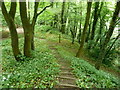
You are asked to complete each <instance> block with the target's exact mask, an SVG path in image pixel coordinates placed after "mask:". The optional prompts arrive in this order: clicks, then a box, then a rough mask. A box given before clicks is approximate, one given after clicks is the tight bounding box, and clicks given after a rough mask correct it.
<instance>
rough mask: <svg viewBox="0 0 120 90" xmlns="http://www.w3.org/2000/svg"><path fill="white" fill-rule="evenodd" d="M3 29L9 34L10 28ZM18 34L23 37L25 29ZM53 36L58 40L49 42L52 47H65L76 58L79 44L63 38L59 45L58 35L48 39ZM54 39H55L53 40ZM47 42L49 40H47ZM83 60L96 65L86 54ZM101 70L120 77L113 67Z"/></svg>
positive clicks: (19, 30)
mask: <svg viewBox="0 0 120 90" xmlns="http://www.w3.org/2000/svg"><path fill="white" fill-rule="evenodd" d="M3 29H5V30H6V31H7V32H9V30H8V28H6V27H3ZM17 32H18V33H19V37H21V36H23V33H24V31H23V28H22V27H19V28H17ZM51 36H52V37H55V38H56V39H57V41H54V40H49V42H50V41H52V43H51V42H50V43H51V46H50V47H54V46H55V45H54V44H57V46H61V47H65V48H66V49H67V50H68V51H69V52H71V53H72V55H73V56H75V54H76V52H77V50H78V47H79V44H78V43H76V42H75V43H74V44H72V43H71V42H70V40H67V39H66V38H65V37H63V38H61V39H62V40H61V43H58V40H59V39H58V38H59V36H58V35H55V34H49V35H47V38H51ZM42 37H44V36H43V35H42ZM7 38H10V37H7ZM7 38H2V39H0V40H5V39H7ZM41 39H42V38H41ZM43 39H46V37H44V38H43ZM52 39H53V38H52ZM46 40H47V39H46ZM48 45H50V44H48ZM52 45H53V46H52ZM56 53H57V52H56ZM84 53H86V52H84ZM81 58H82V59H84V60H86V61H87V62H89V63H90V64H92V65H93V66H94V65H95V63H96V62H95V61H94V60H92V59H90V58H89V57H87V56H86V54H83V55H82V56H81ZM101 70H104V71H106V72H108V73H111V74H113V75H115V76H117V77H120V76H119V75H120V72H117V71H115V70H114V69H113V68H111V67H106V66H104V65H102V66H101Z"/></svg>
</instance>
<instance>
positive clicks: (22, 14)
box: [19, 2, 30, 29]
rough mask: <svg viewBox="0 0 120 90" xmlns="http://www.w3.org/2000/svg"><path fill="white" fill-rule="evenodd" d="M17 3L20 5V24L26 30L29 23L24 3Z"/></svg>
mask: <svg viewBox="0 0 120 90" xmlns="http://www.w3.org/2000/svg"><path fill="white" fill-rule="evenodd" d="M19 3H20V17H21V21H22V24H23V28H24V29H26V28H27V27H29V26H28V25H30V22H29V20H28V17H27V8H26V2H19Z"/></svg>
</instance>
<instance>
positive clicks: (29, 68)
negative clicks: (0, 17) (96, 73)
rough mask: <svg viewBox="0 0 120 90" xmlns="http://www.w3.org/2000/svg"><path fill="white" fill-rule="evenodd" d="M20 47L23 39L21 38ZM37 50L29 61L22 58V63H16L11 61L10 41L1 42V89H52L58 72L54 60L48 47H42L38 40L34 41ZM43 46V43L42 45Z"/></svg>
mask: <svg viewBox="0 0 120 90" xmlns="http://www.w3.org/2000/svg"><path fill="white" fill-rule="evenodd" d="M20 41H21V47H22V46H23V45H22V41H23V39H22V38H21V40H20ZM36 41H37V42H36V45H37V48H36V49H37V50H36V51H33V52H32V54H33V57H32V58H31V59H29V58H25V57H23V56H21V58H24V61H21V62H17V61H15V60H14V59H13V56H12V52H11V47H10V46H9V44H10V40H9V39H8V40H4V41H3V42H2V69H3V74H2V76H1V83H2V87H3V88H27V87H36V88H47V87H49V88H52V87H53V86H54V85H55V84H56V83H57V81H55V80H54V79H55V77H56V75H57V74H58V72H59V66H58V64H57V63H56V59H55V58H54V56H53V55H52V54H50V51H49V49H48V47H46V46H45V45H42V46H41V47H39V45H41V44H42V42H41V41H39V39H36ZM43 44H44V43H43Z"/></svg>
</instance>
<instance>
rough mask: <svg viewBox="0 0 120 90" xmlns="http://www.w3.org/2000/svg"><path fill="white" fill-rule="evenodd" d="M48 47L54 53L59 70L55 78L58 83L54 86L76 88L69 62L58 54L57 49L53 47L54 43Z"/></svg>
mask: <svg viewBox="0 0 120 90" xmlns="http://www.w3.org/2000/svg"><path fill="white" fill-rule="evenodd" d="M49 48H50V49H51V50H52V53H53V54H54V55H55V58H56V59H57V62H58V64H59V65H60V70H61V72H60V73H59V76H58V77H57V78H56V80H58V81H59V83H58V85H56V86H55V88H68V87H69V88H78V87H77V86H76V78H75V76H74V75H73V73H72V68H70V62H69V61H67V60H65V59H64V58H62V57H61V56H60V54H59V53H58V51H57V49H56V48H55V45H50V46H49Z"/></svg>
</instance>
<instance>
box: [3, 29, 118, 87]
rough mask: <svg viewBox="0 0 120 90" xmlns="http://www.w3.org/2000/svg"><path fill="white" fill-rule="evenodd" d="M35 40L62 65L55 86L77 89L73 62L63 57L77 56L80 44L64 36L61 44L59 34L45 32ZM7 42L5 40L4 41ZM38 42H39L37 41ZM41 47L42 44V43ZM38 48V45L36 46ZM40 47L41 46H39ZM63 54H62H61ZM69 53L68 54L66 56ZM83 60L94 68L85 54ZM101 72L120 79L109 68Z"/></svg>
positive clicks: (21, 33) (116, 73) (20, 33)
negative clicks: (46, 48) (44, 46)
mask: <svg viewBox="0 0 120 90" xmlns="http://www.w3.org/2000/svg"><path fill="white" fill-rule="evenodd" d="M18 31H19V32H18V33H19V37H21V35H22V36H23V30H22V29H21V28H18ZM35 39H36V40H40V41H41V42H42V44H43V45H46V46H47V47H48V48H49V49H50V51H51V54H52V55H54V57H55V58H56V61H57V63H58V64H59V65H60V72H59V75H58V76H57V77H56V81H59V83H58V84H57V85H56V86H55V87H56V88H61V87H75V88H77V87H78V86H77V85H76V80H77V78H76V76H75V75H74V73H73V68H72V67H71V61H70V60H67V59H66V58H65V57H63V55H65V56H66V55H67V54H68V55H69V56H73V57H74V56H75V54H76V52H77V50H78V48H79V44H78V43H77V42H75V43H74V44H72V43H71V40H70V37H67V38H66V36H64V35H62V37H61V43H59V34H56V33H50V32H47V33H46V32H44V33H40V32H39V33H35ZM2 40H5V39H2ZM36 42H37V41H36ZM40 45H41V43H40ZM36 46H37V44H36ZM37 47H39V46H37ZM60 52H61V53H62V54H63V55H62V54H61V53H60ZM66 53H67V54H66ZM81 59H83V60H85V61H87V62H89V63H90V64H91V65H92V66H94V64H95V61H93V60H92V59H90V58H89V57H87V56H86V54H84V55H83V56H82V57H81ZM101 70H103V71H105V72H108V73H110V74H112V75H114V76H116V77H119V75H120V72H117V71H115V70H114V69H111V68H109V67H106V66H104V65H102V66H101Z"/></svg>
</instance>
